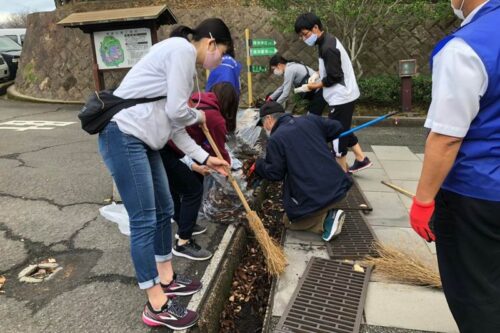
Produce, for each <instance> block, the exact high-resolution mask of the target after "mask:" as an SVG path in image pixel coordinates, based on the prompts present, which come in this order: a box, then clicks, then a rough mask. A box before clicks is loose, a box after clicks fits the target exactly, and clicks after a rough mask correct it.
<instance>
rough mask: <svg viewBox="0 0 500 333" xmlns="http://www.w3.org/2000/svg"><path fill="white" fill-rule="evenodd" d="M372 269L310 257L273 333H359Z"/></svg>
mask: <svg viewBox="0 0 500 333" xmlns="http://www.w3.org/2000/svg"><path fill="white" fill-rule="evenodd" d="M370 274H371V267H366V268H365V272H363V273H361V272H356V271H354V270H353V266H352V264H349V263H345V262H341V261H336V260H327V259H321V258H316V257H313V258H312V259H311V261H310V262H309V264H308V265H307V268H306V271H305V272H304V275H303V277H302V279H301V280H300V282H299V285H298V287H297V289H296V290H295V292H294V295H293V296H292V300H291V302H290V304H289V305H288V307H287V308H286V309H285V313H284V315H283V316H282V317H281V319H280V322H279V323H278V326H277V329H276V330H275V331H274V332H275V333H278V332H280V333H284V332H289V333H354V332H359V328H360V324H361V318H362V315H363V307H364V302H365V298H366V291H367V287H368V281H369V280H370Z"/></svg>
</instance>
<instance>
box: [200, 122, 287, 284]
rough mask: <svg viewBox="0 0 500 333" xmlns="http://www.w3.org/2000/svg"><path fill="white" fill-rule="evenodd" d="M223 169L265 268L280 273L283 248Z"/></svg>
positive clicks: (205, 128)
mask: <svg viewBox="0 0 500 333" xmlns="http://www.w3.org/2000/svg"><path fill="white" fill-rule="evenodd" d="M201 129H202V130H203V133H204V134H205V136H206V137H207V139H208V142H209V143H210V146H211V147H212V149H213V150H214V152H215V154H216V155H217V157H218V158H219V159H221V160H223V159H224V158H223V157H222V154H221V153H220V151H219V148H218V147H217V145H216V144H215V141H214V139H213V138H212V136H211V135H210V132H209V131H208V128H207V126H206V124H203V125H202V126H201ZM225 169H226V172H227V174H228V177H229V181H230V182H231V185H233V187H234V190H235V191H236V193H237V194H238V197H239V198H240V200H241V203H242V204H243V207H245V211H246V216H247V220H248V224H249V225H250V229H252V231H253V233H254V234H255V238H256V239H257V242H258V243H259V245H260V247H261V249H262V252H263V253H264V257H265V258H266V264H267V269H268V270H269V272H270V273H271V274H272V275H276V276H277V275H280V274H281V273H283V271H284V270H285V266H286V264H287V261H286V256H285V253H284V252H283V249H282V248H281V247H280V246H279V245H278V243H277V242H276V241H275V240H274V239H272V238H271V237H269V234H268V233H267V231H266V229H265V228H264V225H263V224H262V221H261V219H260V218H259V216H258V215H257V213H256V212H255V211H254V210H252V209H251V208H250V206H249V205H248V202H247V200H246V198H245V195H244V194H243V192H242V191H241V189H240V186H239V185H238V183H237V182H236V179H234V177H233V175H232V174H231V170H230V168H229V167H225Z"/></svg>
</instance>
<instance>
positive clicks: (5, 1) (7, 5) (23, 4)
mask: <svg viewBox="0 0 500 333" xmlns="http://www.w3.org/2000/svg"><path fill="white" fill-rule="evenodd" d="M54 9H55V5H54V0H17V1H13V0H0V12H1V13H19V12H42V11H50V10H54Z"/></svg>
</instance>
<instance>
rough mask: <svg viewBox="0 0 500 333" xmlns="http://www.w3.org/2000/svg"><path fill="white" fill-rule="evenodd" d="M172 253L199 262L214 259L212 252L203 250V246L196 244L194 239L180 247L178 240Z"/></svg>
mask: <svg viewBox="0 0 500 333" xmlns="http://www.w3.org/2000/svg"><path fill="white" fill-rule="evenodd" d="M172 253H173V254H174V255H176V256H178V257H184V258H188V259H191V260H198V261H202V260H208V259H210V258H212V252H210V251H208V250H206V249H203V248H202V247H201V246H199V245H198V244H196V242H195V241H194V239H190V240H189V241H188V242H187V243H186V244H184V245H179V240H176V241H175V246H174V248H173V249H172Z"/></svg>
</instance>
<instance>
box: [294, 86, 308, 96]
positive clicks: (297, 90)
mask: <svg viewBox="0 0 500 333" xmlns="http://www.w3.org/2000/svg"><path fill="white" fill-rule="evenodd" d="M310 91H311V89H309V87H308V86H307V84H303V85H302V86H301V87H298V88H295V89H294V90H293V92H294V93H296V94H300V93H307V92H310Z"/></svg>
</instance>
